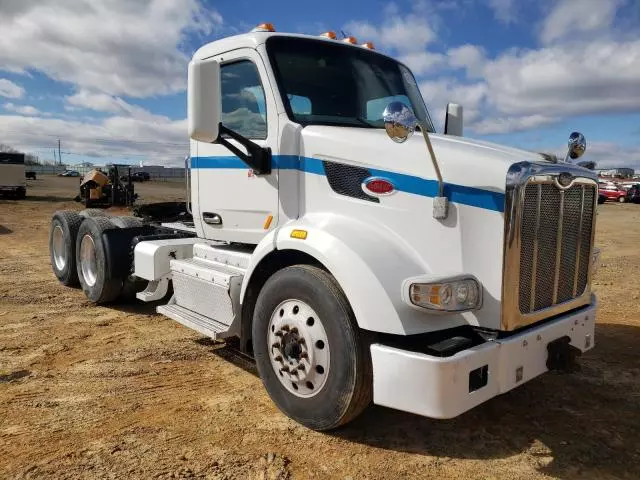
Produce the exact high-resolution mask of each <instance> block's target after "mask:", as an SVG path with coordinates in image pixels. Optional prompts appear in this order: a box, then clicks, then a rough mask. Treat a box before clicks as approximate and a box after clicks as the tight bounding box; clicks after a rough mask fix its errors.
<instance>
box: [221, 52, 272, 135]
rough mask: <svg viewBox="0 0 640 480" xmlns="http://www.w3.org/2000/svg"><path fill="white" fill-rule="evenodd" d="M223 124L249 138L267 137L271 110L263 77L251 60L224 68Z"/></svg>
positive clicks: (222, 73) (222, 70) (222, 76)
mask: <svg viewBox="0 0 640 480" xmlns="http://www.w3.org/2000/svg"><path fill="white" fill-rule="evenodd" d="M220 76H221V79H222V123H223V124H224V126H225V127H227V128H230V129H231V130H233V131H235V132H237V133H239V134H240V135H243V136H245V137H247V138H256V139H265V138H267V107H266V101H265V96H264V89H263V88H262V82H261V81H260V74H259V73H258V69H257V68H256V66H255V64H254V63H253V62H251V61H249V60H242V61H239V62H234V63H229V64H227V65H223V66H222V68H221V70H220Z"/></svg>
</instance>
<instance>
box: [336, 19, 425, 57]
mask: <svg viewBox="0 0 640 480" xmlns="http://www.w3.org/2000/svg"><path fill="white" fill-rule="evenodd" d="M344 29H345V32H347V34H349V35H353V36H355V37H357V38H358V41H361V42H366V41H373V42H377V43H379V44H380V45H382V46H384V47H387V48H394V49H396V50H397V51H398V52H419V51H422V50H424V49H425V47H426V46H427V45H428V44H429V43H431V42H433V41H434V40H435V38H436V34H435V32H434V30H433V28H432V27H431V25H430V24H429V23H428V22H427V20H426V18H425V17H424V16H422V15H416V14H413V13H412V14H409V15H406V16H400V15H396V14H394V15H391V16H390V18H388V19H387V20H386V21H385V22H384V23H383V24H382V25H380V26H379V27H378V26H375V25H372V24H371V23H368V22H359V21H355V22H350V23H348V24H347V25H346V26H345V27H344Z"/></svg>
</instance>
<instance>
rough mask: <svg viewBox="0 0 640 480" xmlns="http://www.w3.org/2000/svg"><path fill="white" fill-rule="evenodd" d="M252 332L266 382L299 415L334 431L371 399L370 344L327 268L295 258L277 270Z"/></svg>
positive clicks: (288, 410)
mask: <svg viewBox="0 0 640 480" xmlns="http://www.w3.org/2000/svg"><path fill="white" fill-rule="evenodd" d="M252 334H253V335H252V336H253V348H254V355H255V358H256V364H257V367H258V372H259V373H260V378H261V379H262V383H263V384H264V386H265V388H266V390H267V392H268V393H269V396H270V397H271V399H272V400H273V401H274V403H275V404H276V405H277V406H278V408H280V410H282V411H283V412H284V413H286V414H287V415H288V416H289V417H291V418H292V419H294V420H296V421H297V422H299V423H301V424H303V425H305V426H307V427H309V428H311V429H313V430H330V429H333V428H336V427H339V426H340V425H343V424H345V423H347V422H349V421H351V420H353V419H354V418H355V417H356V416H357V415H359V414H360V413H361V412H362V410H364V409H365V408H366V407H367V405H368V404H369V403H370V402H371V398H372V367H371V357H370V352H369V349H368V345H367V344H366V342H365V341H364V339H363V338H362V334H361V332H360V330H359V328H358V326H357V324H356V321H355V318H354V315H353V312H352V310H351V307H350V306H349V303H348V302H347V299H346V297H345V295H344V293H343V292H342V290H341V289H340V287H339V285H338V284H337V283H336V281H335V280H334V279H333V277H332V276H331V275H330V274H329V273H327V272H326V271H324V270H322V269H320V268H317V267H313V266H309V265H296V266H292V267H287V268H285V269H283V270H280V271H279V272H277V273H275V274H274V275H273V276H272V277H271V278H270V279H269V280H268V281H267V282H266V284H265V285H264V287H263V288H262V290H261V292H260V295H259V296H258V300H257V303H256V308H255V311H254V316H253V330H252Z"/></svg>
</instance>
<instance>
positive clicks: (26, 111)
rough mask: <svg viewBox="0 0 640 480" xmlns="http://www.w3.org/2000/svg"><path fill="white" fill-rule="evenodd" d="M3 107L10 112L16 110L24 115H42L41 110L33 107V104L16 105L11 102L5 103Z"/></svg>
mask: <svg viewBox="0 0 640 480" xmlns="http://www.w3.org/2000/svg"><path fill="white" fill-rule="evenodd" d="M2 107H3V108H4V109H5V110H7V111H9V112H16V113H20V114H22V115H29V116H33V115H40V114H41V112H40V110H38V109H37V108H36V107H32V106H31V105H15V104H13V103H11V102H9V103H5V104H4V105H2Z"/></svg>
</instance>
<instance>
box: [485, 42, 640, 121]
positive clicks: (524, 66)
mask: <svg viewBox="0 0 640 480" xmlns="http://www.w3.org/2000/svg"><path fill="white" fill-rule="evenodd" d="M484 77H485V80H486V82H487V84H488V86H489V94H488V97H489V100H490V103H491V104H492V105H493V106H494V107H495V108H496V109H497V110H498V111H499V112H502V113H506V114H510V115H515V114H520V115H533V114H541V115H549V114H550V112H552V113H553V114H554V115H563V116H570V115H580V114H599V113H612V112H629V111H638V110H639V109H640V88H638V85H640V40H632V41H620V42H618V41H614V40H604V39H601V40H596V41H592V42H591V43H587V44H583V43H571V44H566V45H555V46H551V47H547V48H541V49H539V50H522V51H512V52H509V53H506V54H504V55H502V56H500V57H498V58H497V59H496V60H493V61H490V62H488V63H487V65H486V66H485V68H484Z"/></svg>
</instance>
